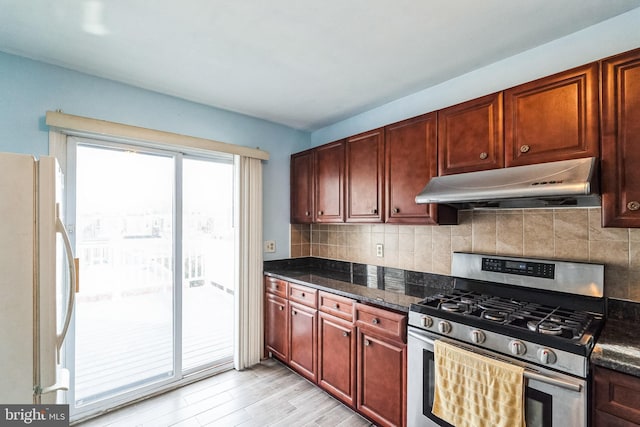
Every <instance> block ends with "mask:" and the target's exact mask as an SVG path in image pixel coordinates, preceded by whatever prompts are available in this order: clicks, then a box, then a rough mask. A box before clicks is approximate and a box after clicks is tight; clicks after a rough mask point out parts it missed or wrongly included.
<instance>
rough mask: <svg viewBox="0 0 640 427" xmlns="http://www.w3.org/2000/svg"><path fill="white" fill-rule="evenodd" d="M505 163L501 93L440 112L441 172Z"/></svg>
mask: <svg viewBox="0 0 640 427" xmlns="http://www.w3.org/2000/svg"><path fill="white" fill-rule="evenodd" d="M503 166H504V133H503V121H502V92H499V93H495V94H492V95H487V96H483V97H481V98H477V99H473V100H471V101H467V102H464V103H462V104H458V105H454V106H453V107H449V108H445V109H444V110H440V111H439V112H438V172H439V175H450V174H454V173H462V172H473V171H480V170H487V169H496V168H501V167H503Z"/></svg>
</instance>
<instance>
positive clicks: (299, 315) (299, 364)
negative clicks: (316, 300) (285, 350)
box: [289, 302, 318, 383]
mask: <svg viewBox="0 0 640 427" xmlns="http://www.w3.org/2000/svg"><path fill="white" fill-rule="evenodd" d="M289 311H290V317H289V328H290V331H291V332H290V341H289V366H290V367H291V368H293V369H295V370H296V371H297V372H298V373H299V374H300V375H302V376H304V377H306V378H307V379H308V380H309V381H313V382H314V383H315V382H317V375H316V373H317V371H316V366H317V360H316V356H317V353H318V352H317V350H316V345H317V337H316V334H317V330H318V327H317V323H316V322H317V320H316V318H317V311H316V310H314V309H311V308H308V307H306V306H304V305H301V304H297V303H295V302H290V303H289Z"/></svg>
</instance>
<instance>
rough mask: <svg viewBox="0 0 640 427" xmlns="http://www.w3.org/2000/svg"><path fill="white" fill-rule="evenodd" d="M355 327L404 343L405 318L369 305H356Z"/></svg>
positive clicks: (403, 315)
mask: <svg viewBox="0 0 640 427" xmlns="http://www.w3.org/2000/svg"><path fill="white" fill-rule="evenodd" d="M355 313H356V326H357V327H359V328H362V329H365V330H369V331H374V332H377V333H379V334H382V335H384V336H387V337H390V338H394V339H398V340H399V341H402V342H406V337H407V316H406V315H405V314H399V313H395V312H393V311H390V310H384V309H381V308H377V307H372V306H370V305H364V304H356V307H355Z"/></svg>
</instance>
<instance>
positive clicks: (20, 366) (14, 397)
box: [0, 153, 37, 404]
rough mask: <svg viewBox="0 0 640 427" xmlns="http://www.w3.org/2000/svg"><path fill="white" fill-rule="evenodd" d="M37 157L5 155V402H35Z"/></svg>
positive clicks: (0, 382) (0, 264)
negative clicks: (35, 158)
mask: <svg viewBox="0 0 640 427" xmlns="http://www.w3.org/2000/svg"><path fill="white" fill-rule="evenodd" d="M35 165H36V163H35V160H34V158H33V156H28V155H23V154H14V153H0V218H2V221H0V242H2V245H0V271H1V272H2V274H0V293H1V295H2V298H0V343H2V344H1V345H0V366H2V367H3V369H2V371H3V372H2V377H0V402H2V403H3V404H11V403H23V404H28V403H33V385H34V380H35V378H34V375H35V372H34V365H35V364H36V363H35V360H34V338H35V335H36V330H35V329H36V328H35V318H34V316H35V314H36V311H35V310H34V298H35V293H36V279H37V272H36V271H37V270H36V240H37V235H36V234H37V233H36V227H35V224H36V202H35V185H36V184H35V177H36V171H35Z"/></svg>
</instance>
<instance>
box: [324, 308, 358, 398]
mask: <svg viewBox="0 0 640 427" xmlns="http://www.w3.org/2000/svg"><path fill="white" fill-rule="evenodd" d="M318 316H319V317H318V319H319V326H318V385H319V386H320V387H322V388H323V389H325V390H326V391H328V392H329V393H331V394H332V395H334V396H335V397H337V398H338V399H340V400H341V401H343V402H344V403H346V404H347V405H349V406H351V407H355V406H356V401H355V398H356V369H355V367H356V334H355V328H354V326H353V323H352V322H348V321H345V320H342V319H340V318H338V317H336V316H332V315H330V314H327V313H322V312H321V313H319V315H318Z"/></svg>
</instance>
